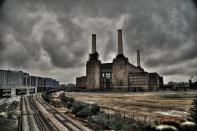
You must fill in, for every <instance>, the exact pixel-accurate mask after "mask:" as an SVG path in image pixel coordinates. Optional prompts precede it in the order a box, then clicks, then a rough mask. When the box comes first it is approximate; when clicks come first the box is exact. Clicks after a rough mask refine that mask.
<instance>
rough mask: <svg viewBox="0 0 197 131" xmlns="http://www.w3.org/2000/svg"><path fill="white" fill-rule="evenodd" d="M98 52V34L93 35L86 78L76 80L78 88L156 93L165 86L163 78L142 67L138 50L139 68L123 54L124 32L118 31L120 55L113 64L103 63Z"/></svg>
mask: <svg viewBox="0 0 197 131" xmlns="http://www.w3.org/2000/svg"><path fill="white" fill-rule="evenodd" d="M98 56H99V54H98V52H97V51H96V34H92V53H91V54H89V60H88V61H87V64H86V76H82V77H78V78H76V86H77V87H81V88H86V89H101V90H114V91H154V90H156V89H157V88H160V87H162V86H163V77H161V76H159V75H158V74H157V73H148V72H146V71H144V69H143V68H142V67H141V66H140V51H139V50H137V66H135V65H133V64H131V63H130V62H129V60H128V58H127V57H125V56H124V54H123V43H122V30H118V54H117V56H116V58H115V59H113V61H112V63H102V62H101V61H100V60H99V58H98Z"/></svg>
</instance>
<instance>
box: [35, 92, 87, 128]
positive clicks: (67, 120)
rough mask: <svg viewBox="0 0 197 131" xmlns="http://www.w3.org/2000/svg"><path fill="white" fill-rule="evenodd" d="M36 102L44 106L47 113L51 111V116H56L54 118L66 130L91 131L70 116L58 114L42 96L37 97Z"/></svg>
mask: <svg viewBox="0 0 197 131" xmlns="http://www.w3.org/2000/svg"><path fill="white" fill-rule="evenodd" d="M36 100H37V101H38V102H39V103H40V104H42V105H43V106H44V107H45V108H46V110H47V111H49V112H50V113H51V114H53V115H54V117H55V118H56V119H57V120H58V121H59V122H61V123H62V124H63V125H64V126H65V127H66V128H68V130H69V131H90V129H88V128H87V127H85V126H83V125H82V124H81V123H79V122H77V121H75V120H74V119H73V118H71V117H70V116H68V115H66V114H63V113H60V112H58V111H57V110H56V109H55V108H54V107H53V106H51V105H49V104H48V103H47V102H45V101H44V100H43V99H42V98H41V95H38V96H37V97H36Z"/></svg>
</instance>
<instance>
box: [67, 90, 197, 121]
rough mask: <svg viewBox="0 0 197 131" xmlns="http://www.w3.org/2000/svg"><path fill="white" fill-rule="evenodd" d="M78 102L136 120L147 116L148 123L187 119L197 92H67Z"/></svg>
mask: <svg viewBox="0 0 197 131" xmlns="http://www.w3.org/2000/svg"><path fill="white" fill-rule="evenodd" d="M66 96H69V97H73V98H75V99H76V100H79V101H83V102H87V103H97V104H99V105H100V106H103V107H109V108H110V109H115V110H119V111H121V112H126V113H127V114H128V115H129V114H135V117H136V118H139V119H141V118H143V117H144V116H146V119H147V121H155V120H158V119H161V118H163V117H165V116H166V117H176V118H180V119H186V118H187V116H188V114H189V110H190V109H191V107H192V99H193V98H194V97H196V96H197V92H194V91H191V92H154V93H152V92H151V93H150V92H145V93H115V92H112V93H92V92H91V93H79V92H66Z"/></svg>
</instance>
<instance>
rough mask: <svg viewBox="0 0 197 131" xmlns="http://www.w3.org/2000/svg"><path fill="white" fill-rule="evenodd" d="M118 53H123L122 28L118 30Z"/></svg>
mask: <svg viewBox="0 0 197 131" xmlns="http://www.w3.org/2000/svg"><path fill="white" fill-rule="evenodd" d="M118 54H123V44H122V30H120V29H119V30H118Z"/></svg>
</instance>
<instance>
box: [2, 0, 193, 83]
mask: <svg viewBox="0 0 197 131" xmlns="http://www.w3.org/2000/svg"><path fill="white" fill-rule="evenodd" d="M1 1H2V0H1ZM117 29H123V44H124V47H123V48H124V54H125V56H127V57H128V58H129V60H130V62H131V63H132V64H134V65H136V50H137V49H140V50H141V63H142V64H141V65H142V67H143V68H144V69H145V71H148V72H158V73H159V74H160V75H162V76H164V81H165V83H166V82H168V81H171V80H173V81H188V79H189V78H190V77H191V76H193V79H194V80H197V6H196V2H195V0H4V1H2V2H0V68H1V69H17V70H23V71H26V72H28V73H30V74H33V75H41V76H47V77H52V78H56V79H58V80H60V81H61V82H63V83H68V82H75V78H76V77H77V76H81V75H85V64H86V61H87V59H88V54H89V53H90V51H91V34H92V33H96V34H97V51H98V52H99V54H100V59H101V60H102V62H112V60H113V58H115V56H116V54H117Z"/></svg>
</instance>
